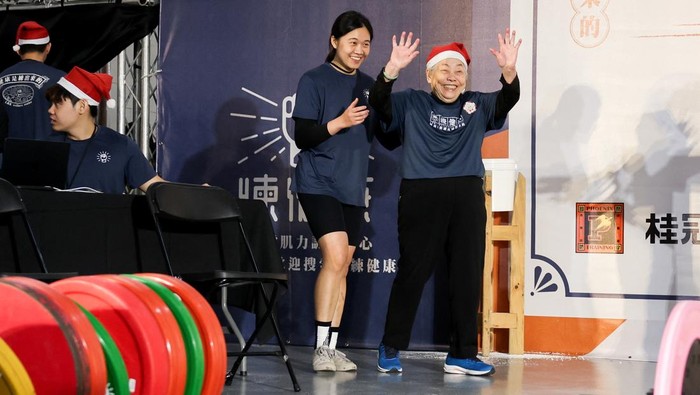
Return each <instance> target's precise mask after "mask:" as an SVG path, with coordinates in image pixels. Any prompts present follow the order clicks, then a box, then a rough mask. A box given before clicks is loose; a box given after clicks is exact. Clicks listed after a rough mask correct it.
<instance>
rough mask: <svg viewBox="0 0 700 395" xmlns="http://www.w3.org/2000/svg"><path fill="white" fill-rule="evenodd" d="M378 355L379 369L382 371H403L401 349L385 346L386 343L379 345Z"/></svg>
mask: <svg viewBox="0 0 700 395" xmlns="http://www.w3.org/2000/svg"><path fill="white" fill-rule="evenodd" d="M377 354H378V357H377V370H378V371H380V372H382V373H392V372H395V373H401V372H403V369H402V368H401V361H400V360H399V350H397V349H395V348H394V347H389V346H385V345H384V343H382V344H380V345H379V351H378V353H377Z"/></svg>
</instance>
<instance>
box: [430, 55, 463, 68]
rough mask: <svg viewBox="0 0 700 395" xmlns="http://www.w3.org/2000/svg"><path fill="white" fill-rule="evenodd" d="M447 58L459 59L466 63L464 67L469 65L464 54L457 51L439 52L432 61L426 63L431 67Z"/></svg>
mask: <svg viewBox="0 0 700 395" xmlns="http://www.w3.org/2000/svg"><path fill="white" fill-rule="evenodd" d="M445 59H457V60H459V61H460V62H462V63H464V67H467V60H466V59H464V55H462V54H461V53H459V52H457V51H442V52H440V53H439V54H437V55H435V56H433V57H432V58H431V59H430V61H428V63H427V64H426V65H425V67H426V68H428V69H430V68H432V67H433V66H435V65H436V64H438V63H440V61H441V60H445Z"/></svg>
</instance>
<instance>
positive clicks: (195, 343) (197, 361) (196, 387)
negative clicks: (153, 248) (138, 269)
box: [124, 274, 205, 395]
mask: <svg viewBox="0 0 700 395" xmlns="http://www.w3.org/2000/svg"><path fill="white" fill-rule="evenodd" d="M124 276H125V277H129V278H132V279H135V280H137V281H140V282H142V283H143V284H146V285H147V286H148V287H149V288H151V289H152V290H153V291H155V293H156V294H158V296H160V298H161V299H163V301H164V302H165V304H166V305H168V307H169V308H170V310H171V311H172V312H173V315H174V316H175V320H176V321H177V322H178V324H179V325H180V330H181V331H182V338H183V340H184V342H185V351H186V353H187V383H186V385H185V395H199V394H200V393H201V390H202V384H203V382H204V366H205V363H204V347H203V345H202V338H201V336H200V334H199V330H198V329H197V324H196V322H195V321H194V318H192V314H190V311H189V310H188V309H187V307H186V306H185V304H184V303H183V302H182V300H181V299H180V298H179V297H178V296H177V295H176V294H174V293H173V292H172V291H171V290H169V289H168V288H167V287H165V286H164V285H162V284H159V283H157V282H156V281H153V280H151V279H149V278H145V277H140V276H137V275H129V274H125V275H124Z"/></svg>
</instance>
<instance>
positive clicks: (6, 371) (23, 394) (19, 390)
mask: <svg viewBox="0 0 700 395" xmlns="http://www.w3.org/2000/svg"><path fill="white" fill-rule="evenodd" d="M0 394H2V395H5V394H9V395H34V394H36V391H34V385H33V384H32V379H31V378H29V373H27V369H25V368H24V365H22V361H20V360H19V358H17V354H15V352H14V351H12V349H11V348H10V346H8V345H7V343H5V341H4V340H2V338H0Z"/></svg>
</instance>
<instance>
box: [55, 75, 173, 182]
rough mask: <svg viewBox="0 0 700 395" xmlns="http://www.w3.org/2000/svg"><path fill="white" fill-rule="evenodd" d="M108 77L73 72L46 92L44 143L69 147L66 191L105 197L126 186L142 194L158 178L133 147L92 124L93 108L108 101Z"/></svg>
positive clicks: (110, 132) (126, 141) (124, 137)
mask: <svg viewBox="0 0 700 395" xmlns="http://www.w3.org/2000/svg"><path fill="white" fill-rule="evenodd" d="M111 87H112V77H111V76H110V75H108V74H102V73H90V72H87V71H85V70H83V69H81V68H79V67H73V69H72V70H71V71H70V72H69V73H68V74H67V75H66V76H65V77H63V78H61V79H60V80H59V81H58V83H57V84H56V85H54V86H52V87H51V88H49V89H48V90H47V91H46V98H47V99H48V100H49V101H50V102H51V107H49V117H50V119H51V126H52V127H53V129H54V130H55V131H57V132H60V133H53V134H52V135H51V136H50V137H49V140H54V141H66V142H68V143H70V156H69V160H68V178H67V179H68V181H67V185H66V188H79V187H89V188H92V189H96V190H98V191H101V192H104V193H117V194H120V193H124V191H125V187H126V186H127V185H128V186H129V187H131V188H139V189H141V190H142V191H144V192H145V191H146V189H148V187H149V186H150V185H151V184H152V183H154V182H158V181H164V180H163V179H162V178H161V177H159V176H158V175H157V174H156V172H155V170H153V167H151V165H150V163H149V162H148V160H147V159H146V158H145V157H144V156H143V154H142V153H141V151H140V149H139V147H138V146H137V145H136V143H135V142H134V141H133V140H132V139H130V138H128V137H126V136H124V135H121V134H119V133H117V132H116V131H114V130H112V129H110V128H107V127H105V126H100V125H97V123H96V122H95V117H96V116H97V106H98V105H99V104H100V101H102V100H106V99H109V101H108V106H109V105H111V106H112V107H113V106H114V100H113V99H110V97H109V90H110V88H111Z"/></svg>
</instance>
